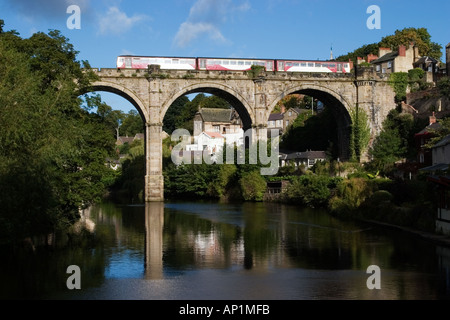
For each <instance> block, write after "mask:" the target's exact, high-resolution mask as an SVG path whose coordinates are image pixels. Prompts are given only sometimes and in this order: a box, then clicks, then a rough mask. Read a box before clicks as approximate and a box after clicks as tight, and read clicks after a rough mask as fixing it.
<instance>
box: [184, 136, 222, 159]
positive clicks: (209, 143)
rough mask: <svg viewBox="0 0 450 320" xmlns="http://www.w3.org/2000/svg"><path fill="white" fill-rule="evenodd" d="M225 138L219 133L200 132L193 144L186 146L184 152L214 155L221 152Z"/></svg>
mask: <svg viewBox="0 0 450 320" xmlns="http://www.w3.org/2000/svg"><path fill="white" fill-rule="evenodd" d="M224 144H225V137H224V136H223V135H222V134H221V133H219V132H202V133H201V134H200V135H199V136H197V137H196V139H195V143H194V144H190V145H187V146H186V151H205V150H207V152H208V153H209V154H214V153H216V152H219V151H220V150H222V148H223V146H224Z"/></svg>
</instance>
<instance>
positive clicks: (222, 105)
mask: <svg viewBox="0 0 450 320" xmlns="http://www.w3.org/2000/svg"><path fill="white" fill-rule="evenodd" d="M200 108H217V109H228V108H231V105H230V104H229V103H228V102H227V101H226V100H224V99H222V98H220V97H217V96H206V95H205V94H203V93H200V94H198V95H196V96H195V98H194V99H192V101H189V99H188V98H187V97H185V96H183V97H180V98H178V99H177V100H175V102H174V103H173V104H172V105H171V106H170V108H169V109H168V110H167V112H166V115H165V117H164V121H163V122H164V125H163V129H164V131H165V132H167V133H168V134H172V132H173V131H174V130H176V129H186V130H189V131H190V132H191V133H192V132H193V129H194V123H193V119H194V117H195V115H196V114H197V112H198V111H199V110H200Z"/></svg>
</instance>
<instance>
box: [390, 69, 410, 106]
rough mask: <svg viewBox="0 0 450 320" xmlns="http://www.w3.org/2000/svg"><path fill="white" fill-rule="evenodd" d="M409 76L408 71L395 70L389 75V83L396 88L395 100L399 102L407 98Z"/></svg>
mask: <svg viewBox="0 0 450 320" xmlns="http://www.w3.org/2000/svg"><path fill="white" fill-rule="evenodd" d="M408 84H409V78H408V73H406V72H394V73H391V74H390V76H389V85H390V86H391V87H392V88H393V89H394V92H395V100H396V101H397V102H400V101H404V100H405V99H406V89H407V88H408Z"/></svg>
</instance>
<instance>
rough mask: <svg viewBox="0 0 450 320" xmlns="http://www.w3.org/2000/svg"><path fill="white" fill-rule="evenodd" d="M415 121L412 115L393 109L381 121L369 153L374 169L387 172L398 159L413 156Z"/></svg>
mask: <svg viewBox="0 0 450 320" xmlns="http://www.w3.org/2000/svg"><path fill="white" fill-rule="evenodd" d="M414 133H415V121H414V118H413V116H412V115H410V114H405V113H399V112H398V111H396V110H393V111H391V112H390V113H389V115H388V117H387V118H386V120H385V121H384V122H383V130H382V131H381V133H380V134H379V135H378V137H377V138H376V139H375V141H374V144H373V146H372V148H371V149H370V150H369V154H370V156H371V157H372V165H373V166H374V169H376V170H381V171H383V172H384V173H387V171H389V170H390V169H391V167H392V166H393V165H394V163H395V162H396V161H398V160H400V159H403V158H408V157H409V156H414V145H413V141H414V140H413V136H414Z"/></svg>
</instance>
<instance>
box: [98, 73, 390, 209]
mask: <svg viewBox="0 0 450 320" xmlns="http://www.w3.org/2000/svg"><path fill="white" fill-rule="evenodd" d="M95 72H96V73H97V75H98V76H99V79H100V80H98V81H97V82H95V83H94V84H93V86H92V88H91V91H107V92H112V93H116V94H118V95H120V96H122V97H124V98H125V99H127V100H128V101H130V102H131V103H132V104H133V105H134V106H135V107H136V109H137V110H138V111H139V113H140V114H141V116H142V118H143V119H144V121H145V124H146V177H145V185H146V190H145V200H146V201H147V202H154V201H164V178H163V168H162V137H163V132H162V124H163V119H164V116H165V114H166V112H167V110H168V108H169V107H170V106H171V105H172V103H173V102H174V101H175V100H176V99H177V98H179V97H181V96H183V95H186V94H191V93H199V92H206V93H211V94H214V95H217V96H220V97H222V98H224V99H226V100H227V101H228V102H229V103H230V104H231V105H232V106H233V107H234V108H235V109H236V110H237V111H238V113H239V116H240V117H241V119H242V122H243V126H244V130H247V129H253V130H254V132H255V133H256V134H257V135H259V136H263V133H264V132H267V123H268V118H269V115H270V114H271V112H272V110H273V109H274V108H275V106H276V104H277V103H278V102H279V101H280V100H281V99H282V98H283V97H285V96H287V95H289V94H293V93H301V94H306V95H310V96H313V97H314V98H316V99H319V100H320V101H322V102H323V103H324V104H325V105H328V106H330V107H332V108H333V110H334V112H335V116H336V121H337V123H338V135H339V141H340V146H339V147H340V150H341V151H340V153H341V159H345V158H348V144H349V128H350V126H351V117H350V114H351V111H352V110H354V109H355V108H357V107H359V108H360V109H361V110H363V111H364V112H366V114H367V115H368V119H369V123H368V125H369V127H370V129H371V133H372V138H374V137H375V136H376V135H377V134H378V133H379V132H380V130H381V125H382V123H383V120H384V119H385V118H386V116H387V114H388V113H389V111H390V110H392V109H393V108H395V106H396V105H395V100H394V97H395V93H394V92H393V89H392V88H391V86H389V84H388V83H387V78H383V77H382V75H381V76H380V75H378V74H376V73H375V72H374V70H373V69H372V68H360V69H358V70H357V72H356V73H352V74H307V73H295V74H294V73H287V72H263V73H261V74H259V75H258V76H257V77H254V76H250V75H248V74H247V73H246V72H235V71H233V72H231V71H227V72H223V71H167V70H159V69H152V70H117V69H101V70H95ZM265 136H267V135H265Z"/></svg>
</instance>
